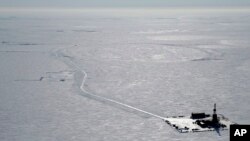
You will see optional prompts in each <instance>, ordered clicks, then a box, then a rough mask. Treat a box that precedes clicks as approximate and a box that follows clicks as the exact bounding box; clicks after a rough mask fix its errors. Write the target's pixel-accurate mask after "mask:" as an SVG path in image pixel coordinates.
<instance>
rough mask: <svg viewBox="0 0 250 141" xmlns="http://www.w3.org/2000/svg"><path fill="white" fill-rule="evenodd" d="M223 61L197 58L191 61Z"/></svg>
mask: <svg viewBox="0 0 250 141" xmlns="http://www.w3.org/2000/svg"><path fill="white" fill-rule="evenodd" d="M220 60H223V59H219V58H199V59H193V60H191V61H220Z"/></svg>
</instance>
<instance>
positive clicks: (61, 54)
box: [56, 51, 166, 120]
mask: <svg viewBox="0 0 250 141" xmlns="http://www.w3.org/2000/svg"><path fill="white" fill-rule="evenodd" d="M56 56H57V57H60V56H66V55H64V54H63V53H62V51H58V52H56ZM67 56H68V55H67ZM68 60H69V62H70V64H71V65H72V66H74V67H75V68H76V69H77V71H79V72H81V73H82V75H83V79H82V82H81V85H80V89H81V91H82V92H83V93H84V94H87V95H89V96H92V97H95V98H99V99H102V100H104V101H108V102H111V103H114V104H117V105H120V106H123V107H126V108H128V109H132V110H135V111H137V112H140V113H144V114H147V115H150V116H153V117H156V118H159V119H162V120H165V119H166V118H165V117H163V116H160V115H157V114H154V113H151V112H148V111H145V110H142V109H139V108H136V107H134V106H131V105H128V104H125V103H123V102H120V101H117V100H114V99H111V98H107V97H103V96H99V95H96V94H94V93H91V92H89V91H87V90H86V89H85V88H84V85H85V82H86V79H87V77H88V74H87V73H86V72H85V71H84V70H83V69H81V67H79V66H78V65H77V64H76V63H75V62H74V61H72V60H71V59H68Z"/></svg>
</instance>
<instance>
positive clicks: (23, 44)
mask: <svg viewBox="0 0 250 141" xmlns="http://www.w3.org/2000/svg"><path fill="white" fill-rule="evenodd" d="M1 43H2V44H6V45H20V46H35V45H41V44H37V43H30V42H23V43H22V42H19V43H18V42H9V41H2V42H1Z"/></svg>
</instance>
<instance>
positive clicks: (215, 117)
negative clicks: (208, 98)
mask: <svg viewBox="0 0 250 141" xmlns="http://www.w3.org/2000/svg"><path fill="white" fill-rule="evenodd" d="M212 122H213V123H214V124H216V123H218V122H219V120H218V117H217V113H216V103H215V104H214V113H213V119H212Z"/></svg>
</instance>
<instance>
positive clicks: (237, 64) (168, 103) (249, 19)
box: [0, 10, 250, 141]
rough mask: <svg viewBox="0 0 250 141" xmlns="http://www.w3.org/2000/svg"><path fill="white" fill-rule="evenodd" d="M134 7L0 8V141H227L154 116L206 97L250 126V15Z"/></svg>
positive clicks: (195, 108)
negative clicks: (176, 126)
mask: <svg viewBox="0 0 250 141" xmlns="http://www.w3.org/2000/svg"><path fill="white" fill-rule="evenodd" d="M128 13H131V11H129V12H128ZM132 13H133V12H132ZM142 13H145V14H142ZM142 13H140V12H139V13H137V12H136V11H135V12H134V13H133V14H132V15H128V14H127V13H126V11H125V12H124V11H122V12H121V11H93V12H91V11H73V12H69V11H68V12H63V11H62V12H52V13H49V12H48V11H47V12H46V11H43V12H27V13H26V12H1V13H0V66H1V67H0V78H1V79H0V140H1V141H10V140H11V141H15V140H18V141H34V140H36V141H51V140H60V141H63V140H65V141H69V140H72V141H73V140H74V141H75V140H77V141H78V140H91V141H92V140H94V141H95V140H96V141H99V140H107V141H110V140H116V141H119V140H121V141H123V140H172V141H177V140H178V141H179V140H193V141H200V140H204V141H214V140H220V141H227V140H229V134H228V131H223V132H221V136H218V135H217V133H215V132H206V133H195V134H179V133H178V132H176V131H175V130H173V129H172V127H170V126H169V125H167V124H166V123H165V122H164V121H163V120H161V119H160V118H159V117H167V116H172V115H190V113H191V112H200V111H202V112H206V113H211V105H212V104H213V103H217V105H218V113H223V114H224V115H225V116H226V117H228V118H229V119H230V120H232V121H235V122H237V123H239V124H244V123H245V124H247V123H248V124H249V123H250V120H249V116H250V109H249V102H250V95H249V92H250V87H249V86H250V73H249V72H250V66H249V64H250V58H249V54H250V48H249V44H250V43H249V38H250V27H249V25H250V12H248V11H244V12H233V11H223V12H219V13H216V12H195V13H192V12H186V11H185V12H174V11H172V12H171V13H167V12H157V11H152V12H150V11H147V10H146V11H144V12H142ZM83 82H84V83H83ZM103 98H106V100H105V99H103ZM107 99H110V100H113V101H117V102H120V103H122V104H125V105H127V106H125V105H122V104H118V103H115V102H112V101H110V100H107ZM129 106H131V107H135V108H136V109H139V110H136V109H133V108H129ZM140 110H142V111H145V112H141V111H140ZM146 112H148V113H152V114H154V115H157V116H159V117H157V116H153V115H150V114H147V113H146Z"/></svg>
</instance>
